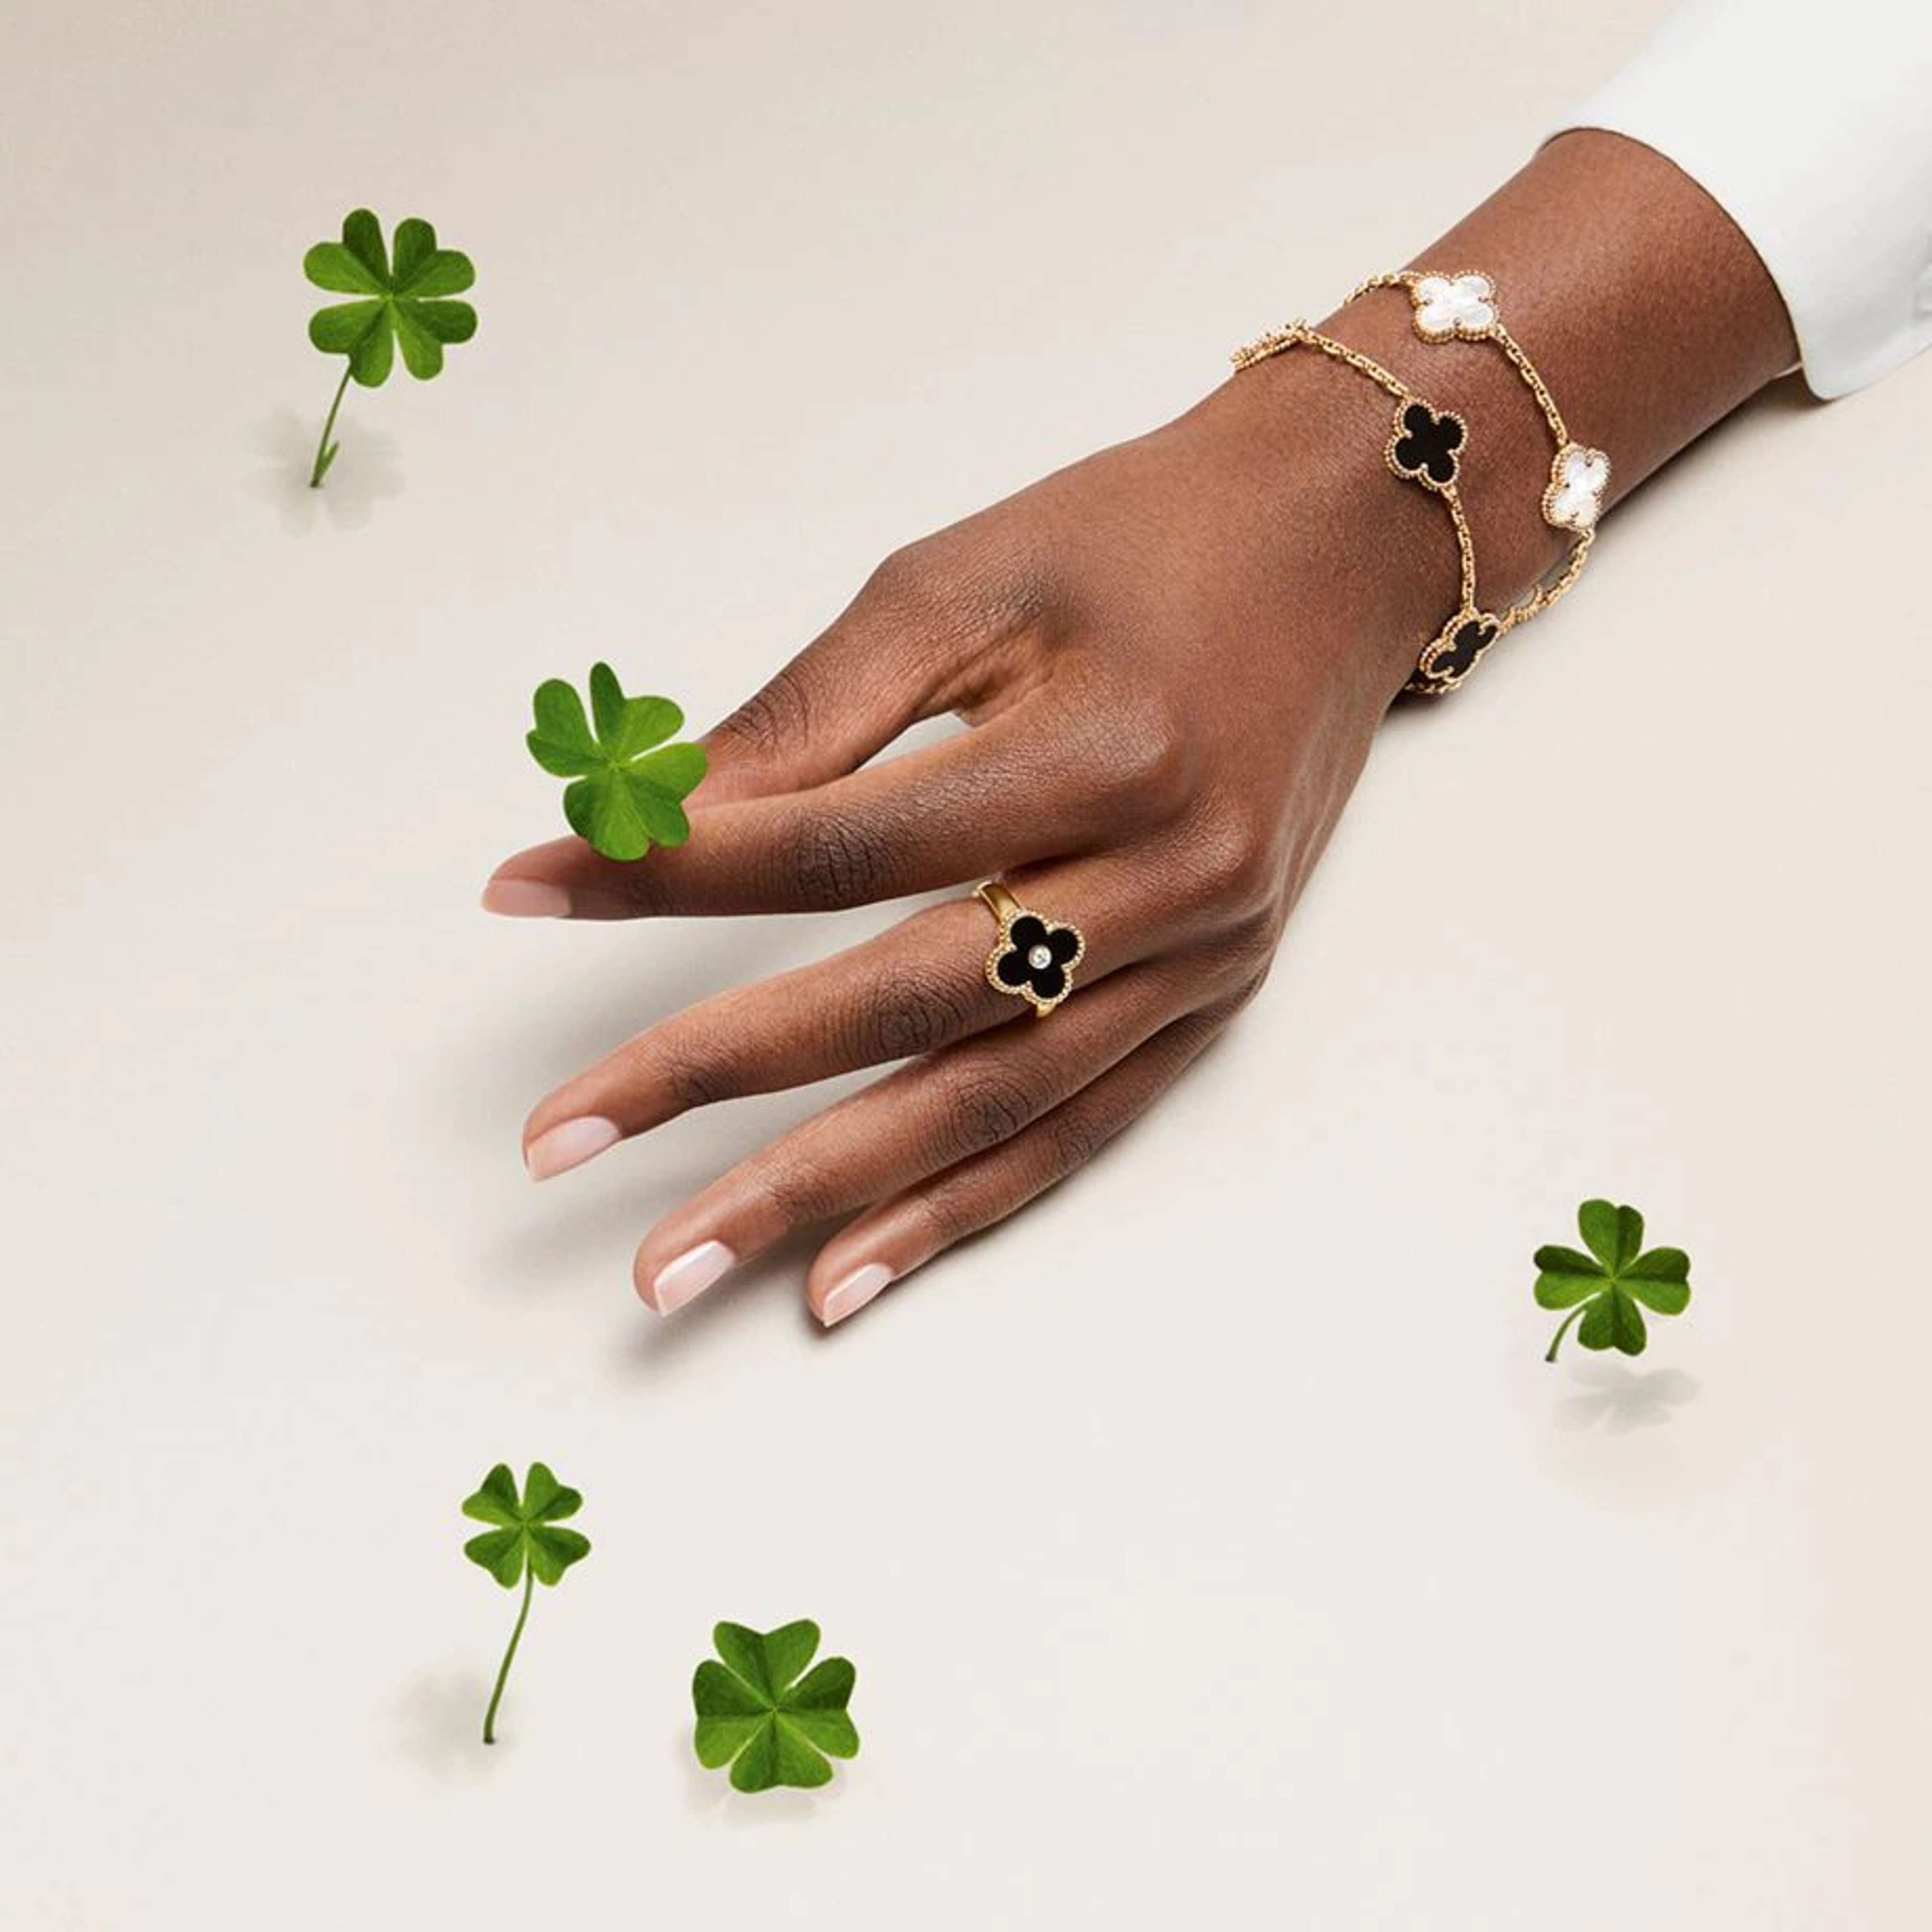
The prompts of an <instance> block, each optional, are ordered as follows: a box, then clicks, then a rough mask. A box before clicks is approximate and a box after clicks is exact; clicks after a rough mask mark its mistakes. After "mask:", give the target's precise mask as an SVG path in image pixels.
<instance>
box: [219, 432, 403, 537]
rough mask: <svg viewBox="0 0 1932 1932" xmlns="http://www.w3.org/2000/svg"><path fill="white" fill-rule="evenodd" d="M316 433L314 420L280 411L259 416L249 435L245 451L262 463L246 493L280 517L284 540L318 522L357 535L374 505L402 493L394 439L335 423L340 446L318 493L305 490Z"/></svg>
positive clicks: (313, 458) (297, 535) (312, 462)
mask: <svg viewBox="0 0 1932 1932" xmlns="http://www.w3.org/2000/svg"><path fill="white" fill-rule="evenodd" d="M321 432H322V419H321V417H320V416H317V418H316V419H315V420H314V422H310V421H309V420H308V419H307V418H305V417H303V416H298V415H297V414H296V413H295V411H294V410H292V409H284V410H277V411H276V412H275V414H274V415H273V416H266V417H264V418H263V419H262V421H261V422H258V423H257V425H255V427H254V430H253V431H251V433H250V435H249V439H248V443H249V448H250V449H251V450H252V451H253V452H254V454H255V455H257V456H258V457H260V458H263V460H264V461H265V463H266V467H265V468H263V469H258V470H257V471H256V472H255V473H254V475H252V476H251V478H249V487H250V488H251V490H253V491H254V493H255V495H257V496H259V497H260V498H261V499H263V501H264V502H269V503H272V504H273V505H275V508H277V509H278V511H281V518H282V527H283V529H285V530H286V531H287V532H288V533H289V535H290V536H296V537H299V536H306V535H308V533H309V532H310V531H311V530H312V529H314V528H315V527H316V526H317V524H318V523H320V522H321V521H322V520H323V518H324V517H326V518H327V519H328V520H329V522H330V523H333V524H334V525H335V526H336V527H337V528H338V529H345V530H356V529H361V528H362V526H363V525H364V524H365V523H368V521H369V520H370V518H371V517H373V516H374V514H376V505H377V504H378V503H380V502H384V501H386V499H389V498H390V497H392V496H401V494H402V493H403V478H402V473H401V471H400V470H399V469H398V468H397V466H396V443H395V438H394V437H388V436H384V435H383V434H382V433H381V432H380V431H377V430H369V429H364V428H362V427H361V426H360V425H351V426H350V427H348V428H344V425H343V424H342V422H341V421H340V420H339V419H338V422H337V424H336V426H335V439H336V440H337V442H338V443H340V444H341V449H339V450H338V452H337V453H336V458H335V461H334V462H333V463H331V464H330V465H329V475H327V477H326V478H324V480H323V484H322V486H321V487H320V488H319V489H314V490H311V488H310V487H309V481H308V478H309V472H310V470H311V468H312V467H313V466H314V463H315V449H316V439H317V437H319V436H320V434H321Z"/></svg>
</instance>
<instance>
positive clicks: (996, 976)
mask: <svg viewBox="0 0 1932 1932" xmlns="http://www.w3.org/2000/svg"><path fill="white" fill-rule="evenodd" d="M974 892H975V893H976V894H977V896H978V897H979V898H981V899H983V900H984V901H986V910H988V911H989V912H990V913H992V915H993V916H994V917H995V919H998V921H999V922H1000V943H999V944H998V945H997V946H996V947H994V948H993V950H992V952H990V953H988V954H987V955H986V983H987V984H988V985H989V986H992V988H993V989H995V991H996V992H1002V993H1008V994H1010V995H1012V996H1013V998H1015V999H1016V1000H1024V1001H1026V1003H1027V1004H1028V1005H1029V1006H1030V1007H1032V1008H1033V1013H1034V1019H1042V1020H1043V1019H1046V1016H1047V1015H1048V1014H1049V1013H1052V1010H1054V1008H1055V1007H1057V1006H1058V1005H1059V1004H1060V1003H1061V1001H1062V1000H1064V999H1065V998H1066V997H1067V995H1068V994H1069V993H1070V992H1073V969H1074V968H1075V967H1076V966H1077V965H1079V963H1080V961H1081V959H1082V956H1083V955H1084V954H1085V952H1086V950H1087V942H1086V941H1085V940H1084V939H1082V938H1081V936H1080V933H1079V929H1078V928H1077V927H1075V926H1062V925H1061V924H1060V923H1059V922H1058V920H1055V919H1049V918H1047V917H1046V916H1045V915H1044V914H1043V913H1037V912H1029V911H1028V910H1027V908H1026V907H1025V906H1023V905H1022V904H1020V902H1019V900H1018V899H1016V898H1014V897H1013V894H1012V893H1011V892H1008V891H1007V889H1006V887H1005V886H1003V885H1001V883H1000V882H999V880H998V879H987V880H983V881H982V883H980V884H979V885H977V886H975V887H974Z"/></svg>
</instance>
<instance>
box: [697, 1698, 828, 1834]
mask: <svg viewBox="0 0 1932 1932" xmlns="http://www.w3.org/2000/svg"><path fill="white" fill-rule="evenodd" d="M671 1748H672V1749H673V1751H676V1754H677V1757H678V1762H679V1763H680V1764H681V1765H682V1766H683V1767H684V1798H685V1803H684V1808H685V1812H686V1814H688V1816H690V1817H694V1818H715V1819H716V1820H718V1822H719V1823H721V1824H723V1825H724V1826H726V1827H727V1829H731V1830H733V1831H742V1830H746V1829H751V1828H753V1827H755V1826H761V1825H762V1826H772V1825H798V1824H802V1823H805V1822H806V1821H807V1820H809V1819H811V1818H813V1817H815V1816H817V1814H818V1813H819V1812H820V1811H823V1810H824V1809H825V1808H826V1806H827V1805H833V1804H835V1803H837V1802H838V1795H839V1787H840V1786H841V1784H843V1783H844V1778H843V1777H842V1776H838V1777H835V1778H833V1779H832V1782H831V1783H830V1784H825V1785H820V1787H818V1789H817V1790H815V1791H806V1790H801V1789H799V1787H797V1786H796V1785H780V1786H778V1787H776V1788H775V1789H774V1790H770V1791H755V1792H751V1791H739V1790H736V1789H735V1788H734V1787H733V1784H732V1783H731V1774H730V1772H729V1771H727V1770H719V1771H706V1769H705V1768H704V1767H703V1766H702V1765H701V1764H700V1763H698V1761H697V1753H696V1752H695V1751H693V1750H692V1749H691V1727H690V1726H689V1725H688V1724H687V1725H685V1727H684V1728H683V1729H682V1730H679V1731H676V1732H674V1733H673V1734H672V1745H671Z"/></svg>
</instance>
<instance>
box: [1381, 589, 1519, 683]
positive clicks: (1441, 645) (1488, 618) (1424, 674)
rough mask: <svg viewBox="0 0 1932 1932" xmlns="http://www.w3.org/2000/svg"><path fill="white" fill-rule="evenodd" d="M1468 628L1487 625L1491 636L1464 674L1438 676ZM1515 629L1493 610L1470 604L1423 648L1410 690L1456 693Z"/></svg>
mask: <svg viewBox="0 0 1932 1932" xmlns="http://www.w3.org/2000/svg"><path fill="white" fill-rule="evenodd" d="M1469 624H1487V625H1488V626H1489V630H1490V634H1489V635H1488V636H1487V637H1485V638H1484V640H1482V642H1481V643H1480V644H1479V645H1478V646H1477V648H1476V654H1475V656H1474V657H1472V658H1471V659H1470V660H1469V662H1468V663H1467V664H1465V665H1464V666H1463V668H1462V669H1461V670H1459V671H1453V672H1451V673H1449V674H1448V676H1443V677H1439V676H1436V666H1437V665H1438V664H1440V663H1441V662H1442V660H1443V658H1445V657H1447V656H1448V655H1449V654H1450V652H1452V651H1453V650H1454V649H1455V648H1456V645H1457V637H1458V636H1459V634H1460V632H1461V631H1462V630H1463V627H1464V626H1465V625H1469ZM1513 628H1514V626H1513V625H1511V624H1510V623H1508V622H1506V621H1505V617H1503V616H1498V615H1497V614H1496V612H1494V611H1493V610H1478V609H1477V608H1476V607H1475V605H1473V604H1465V605H1464V606H1463V608H1462V609H1461V610H1458V611H1457V613H1456V614H1455V615H1454V616H1453V617H1451V619H1449V621H1448V623H1446V624H1445V625H1443V626H1442V629H1441V630H1439V631H1437V632H1436V635H1435V637H1433V639H1432V640H1430V642H1429V643H1427V645H1425V646H1424V647H1423V652H1422V655H1421V657H1419V658H1417V660H1416V663H1415V677H1414V678H1412V679H1411V680H1410V682H1409V685H1407V686H1406V688H1408V689H1409V690H1411V691H1426V692H1427V693H1429V694H1432V695H1436V696H1439V695H1441V694H1442V693H1443V692H1445V691H1454V689H1455V688H1457V685H1460V684H1461V683H1463V682H1464V681H1465V680H1466V679H1468V678H1469V676H1470V675H1471V674H1472V673H1473V672H1474V671H1475V668H1476V667H1477V666H1478V664H1481V662H1482V661H1483V660H1484V658H1486V657H1487V656H1488V655H1489V654H1490V652H1491V651H1493V649H1495V648H1496V646H1497V645H1498V644H1499V643H1501V642H1502V640H1503V639H1504V638H1505V637H1507V636H1508V634H1509V633H1510V631H1511V630H1512V629H1513Z"/></svg>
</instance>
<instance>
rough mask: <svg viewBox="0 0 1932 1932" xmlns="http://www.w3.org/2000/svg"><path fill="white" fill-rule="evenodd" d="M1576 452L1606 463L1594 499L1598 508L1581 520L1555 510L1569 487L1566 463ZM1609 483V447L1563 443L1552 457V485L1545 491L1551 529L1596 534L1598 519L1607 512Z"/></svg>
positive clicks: (1548, 522) (1545, 503)
mask: <svg viewBox="0 0 1932 1932" xmlns="http://www.w3.org/2000/svg"><path fill="white" fill-rule="evenodd" d="M1573 456H1586V457H1593V458H1595V459H1596V460H1597V461H1598V462H1599V463H1601V464H1602V465H1603V466H1604V481H1603V487H1602V488H1601V489H1599V490H1598V491H1597V492H1596V494H1595V499H1594V500H1595V505H1596V508H1595V514H1592V516H1591V517H1590V518H1589V520H1588V521H1587V522H1585V523H1579V522H1577V520H1576V519H1575V518H1574V517H1559V515H1558V514H1556V499H1557V498H1558V497H1559V496H1561V495H1562V493H1563V491H1564V490H1565V489H1566V488H1568V484H1567V483H1566V482H1565V480H1564V475H1563V466H1564V464H1565V463H1568V461H1569V460H1570V459H1571V457H1573ZM1609 488H1610V452H1608V451H1607V450H1602V449H1592V448H1591V447H1590V446H1589V444H1588V443H1565V444H1564V445H1563V446H1562V448H1561V449H1559V450H1558V451H1557V452H1556V455H1554V456H1553V457H1552V458H1550V487H1548V488H1547V490H1544V493H1543V520H1544V522H1545V523H1547V524H1549V525H1550V527H1551V528H1552V529H1559V530H1568V531H1570V532H1572V533H1573V534H1574V535H1577V536H1580V537H1587V536H1593V535H1595V533H1596V529H1597V523H1598V518H1599V517H1601V516H1602V514H1603V511H1604V493H1605V492H1606V491H1607V490H1609Z"/></svg>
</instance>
